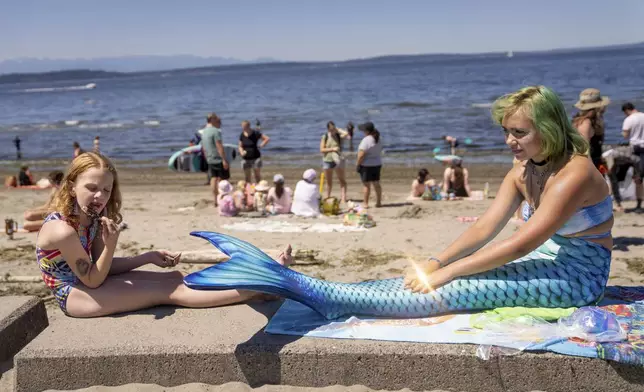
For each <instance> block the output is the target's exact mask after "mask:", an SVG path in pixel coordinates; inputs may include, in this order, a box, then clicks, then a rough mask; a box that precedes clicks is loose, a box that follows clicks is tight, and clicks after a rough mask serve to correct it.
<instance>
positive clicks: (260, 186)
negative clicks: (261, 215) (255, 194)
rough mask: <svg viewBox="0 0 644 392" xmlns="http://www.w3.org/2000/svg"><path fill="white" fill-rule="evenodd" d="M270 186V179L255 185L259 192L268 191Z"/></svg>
mask: <svg viewBox="0 0 644 392" xmlns="http://www.w3.org/2000/svg"><path fill="white" fill-rule="evenodd" d="M268 188H269V186H268V181H266V180H261V181H260V182H259V184H257V186H255V190H256V191H259V192H264V191H267V190H268Z"/></svg>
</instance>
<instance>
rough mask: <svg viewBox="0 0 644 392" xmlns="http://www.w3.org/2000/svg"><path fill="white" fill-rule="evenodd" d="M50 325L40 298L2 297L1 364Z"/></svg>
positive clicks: (0, 299) (0, 317)
mask: <svg viewBox="0 0 644 392" xmlns="http://www.w3.org/2000/svg"><path fill="white" fill-rule="evenodd" d="M48 325H49V321H48V320H47V311H46V310H45V304H44V302H42V301H41V300H40V298H38V297H32V296H7V297H0V362H2V361H6V360H7V359H9V358H11V357H13V356H14V355H15V354H16V353H17V352H18V351H20V349H22V348H23V347H24V346H25V345H26V344H27V343H29V342H30V341H31V340H33V338H35V337H36V336H37V335H38V334H39V333H40V332H42V331H43V330H44V329H45V328H47V326H48Z"/></svg>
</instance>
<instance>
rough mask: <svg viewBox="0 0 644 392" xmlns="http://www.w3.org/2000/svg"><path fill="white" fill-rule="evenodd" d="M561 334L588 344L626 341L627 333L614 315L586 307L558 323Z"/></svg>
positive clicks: (596, 308)
mask: <svg viewBox="0 0 644 392" xmlns="http://www.w3.org/2000/svg"><path fill="white" fill-rule="evenodd" d="M557 324H558V328H559V330H560V331H561V334H562V335H563V336H565V337H569V338H571V337H575V338H579V339H583V340H585V341H588V342H619V341H622V340H625V339H626V331H624V328H622V326H621V325H620V324H619V321H617V317H615V314H614V313H610V312H607V311H605V310H603V309H601V308H598V307H595V306H584V307H582V308H579V309H577V310H575V312H574V313H573V314H571V315H570V316H568V317H563V318H560V319H559V321H558V322H557Z"/></svg>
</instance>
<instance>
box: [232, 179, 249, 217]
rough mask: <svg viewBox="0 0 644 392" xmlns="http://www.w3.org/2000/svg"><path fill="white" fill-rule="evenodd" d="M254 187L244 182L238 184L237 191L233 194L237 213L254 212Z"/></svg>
mask: <svg viewBox="0 0 644 392" xmlns="http://www.w3.org/2000/svg"><path fill="white" fill-rule="evenodd" d="M252 188H253V186H252V185H251V184H249V183H247V182H246V181H244V180H240V181H238V182H237V190H236V191H235V192H234V193H233V199H234V200H235V208H237V211H252V210H253V193H254V192H253V189H252Z"/></svg>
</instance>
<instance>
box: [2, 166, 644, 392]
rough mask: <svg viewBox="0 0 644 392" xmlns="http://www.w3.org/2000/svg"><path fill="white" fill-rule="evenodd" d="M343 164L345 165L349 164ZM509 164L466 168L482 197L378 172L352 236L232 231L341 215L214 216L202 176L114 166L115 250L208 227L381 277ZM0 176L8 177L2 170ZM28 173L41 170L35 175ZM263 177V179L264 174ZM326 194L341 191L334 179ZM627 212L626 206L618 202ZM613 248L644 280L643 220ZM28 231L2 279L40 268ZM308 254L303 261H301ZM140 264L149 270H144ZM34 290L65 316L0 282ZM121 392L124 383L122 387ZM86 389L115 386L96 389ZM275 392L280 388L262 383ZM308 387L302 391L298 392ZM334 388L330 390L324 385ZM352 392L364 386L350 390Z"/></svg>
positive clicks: (313, 263) (451, 221)
mask: <svg viewBox="0 0 644 392" xmlns="http://www.w3.org/2000/svg"><path fill="white" fill-rule="evenodd" d="M424 166H425V167H427V168H428V169H429V171H430V173H431V174H432V176H433V177H434V178H436V177H440V174H441V173H442V168H441V166H440V165H437V164H429V163H428V164H427V165H424ZM349 167H351V166H349ZM509 167H510V166H509V165H507V164H480V165H472V166H470V167H468V169H469V170H470V178H471V186H472V189H474V190H482V189H483V186H484V183H485V182H488V183H489V185H490V195H489V198H488V199H487V200H481V201H466V200H459V201H414V202H409V201H407V200H406V199H407V196H408V192H409V186H410V183H411V181H412V180H413V177H414V175H415V172H416V171H417V169H418V168H409V167H402V166H398V167H391V166H387V167H385V168H384V169H383V180H382V184H383V192H384V197H383V199H384V200H383V203H384V207H383V208H379V209H375V208H372V209H370V213H371V214H372V215H373V217H374V219H375V221H376V223H377V226H376V227H373V228H371V229H367V230H365V231H359V232H330V233H320V232H307V231H304V232H295V233H293V232H290V233H279V232H278V233H276V232H263V231H237V230H231V229H228V228H225V227H223V226H225V225H230V224H234V223H240V222H244V221H247V222H249V223H250V224H259V223H262V222H267V221H284V222H288V223H289V224H303V225H312V224H314V223H328V224H340V223H341V222H342V217H341V216H336V217H321V218H319V219H315V220H311V219H303V218H296V217H294V216H273V217H268V218H254V219H252V218H243V217H234V218H224V217H219V216H218V215H217V214H216V211H215V209H214V207H213V205H212V196H211V193H210V190H209V188H208V187H207V186H205V185H204V183H205V174H201V173H194V174H193V173H173V172H170V171H168V170H165V169H124V170H120V171H119V175H120V180H121V185H122V193H123V210H122V213H123V216H124V220H125V221H126V222H127V223H128V225H129V229H128V230H126V231H124V232H122V233H121V236H120V239H119V245H118V252H117V255H118V256H121V255H123V256H125V255H134V254H138V253H140V252H145V251H147V250H150V249H161V248H163V249H169V250H172V251H183V252H187V253H190V252H193V253H194V252H197V253H198V252H199V251H203V252H206V253H207V252H208V251H212V250H213V247H212V246H211V245H210V244H208V243H207V242H205V241H204V240H201V239H198V238H195V237H191V236H190V235H189V232H190V231H193V230H209V231H220V232H223V233H227V234H230V235H233V236H236V237H238V238H241V239H243V240H246V241H249V242H251V243H252V244H254V245H256V246H258V247H260V248H262V249H265V250H268V251H269V253H270V252H274V251H276V250H279V249H282V248H283V247H285V246H286V245H287V244H291V245H292V246H293V248H294V250H295V252H296V255H299V256H298V257H297V258H296V264H295V266H294V267H293V268H294V269H296V270H298V271H301V272H304V273H306V274H309V275H312V276H316V277H319V278H323V279H327V280H337V281H343V282H358V281H362V280H366V279H381V278H388V277H395V276H400V275H401V274H402V273H403V271H404V269H405V268H406V267H407V266H408V264H409V260H410V259H419V260H420V259H423V258H426V257H428V256H429V255H432V254H435V253H436V252H438V251H440V250H441V249H442V248H443V247H445V246H447V245H448V244H449V243H450V242H451V241H453V240H455V239H456V238H457V237H458V236H459V235H460V234H461V233H462V232H463V231H464V230H466V228H467V227H468V225H470V224H471V223H467V222H461V221H460V220H459V219H458V218H459V217H477V216H480V215H481V214H482V213H483V212H484V211H485V209H486V208H487V207H488V206H489V205H490V203H491V202H492V198H493V197H494V195H495V192H496V191H497V190H498V187H499V185H500V182H501V180H502V178H503V176H504V174H505V173H506V172H507V170H508V169H509ZM303 169H304V168H294V167H287V166H282V167H280V166H277V165H275V164H270V162H269V164H267V165H266V167H265V169H264V170H263V173H264V176H265V178H270V177H272V175H273V174H275V173H277V172H280V173H282V174H284V176H285V177H286V183H287V186H291V187H294V186H295V183H296V181H297V180H298V179H299V178H300V176H301V173H302V171H303ZM1 174H2V175H3V176H5V175H8V174H10V173H9V172H7V171H5V172H2V173H1ZM35 175H36V177H37V178H39V177H41V176H45V175H46V173H45V172H36V173H35ZM232 175H233V178H232V180H233V181H236V180H239V179H240V178H241V175H242V173H241V170H239V169H238V168H234V170H233V173H232ZM269 176H270V177H269ZM348 181H349V184H348V189H349V197H350V198H351V199H353V200H356V201H358V200H359V199H360V197H361V188H360V184H359V182H358V176H357V175H356V174H355V173H354V172H353V171H348ZM48 193H49V191H48V190H39V191H34V190H18V189H6V188H3V189H2V190H0V211H2V218H13V219H21V218H22V213H23V211H24V210H25V208H29V207H32V206H35V205H38V204H41V203H43V202H44V201H45V200H46V199H47V196H48ZM334 193H335V194H339V187H338V186H337V183H336V184H335V186H334ZM624 206H625V207H626V208H627V209H628V208H632V207H633V206H634V202H625V203H624ZM517 229H518V226H516V225H514V224H512V223H510V224H508V225H507V227H506V228H505V229H504V230H503V231H502V232H501V233H500V234H499V237H498V238H499V239H501V238H507V237H508V236H509V235H511V234H512V233H513V232H514V231H515V230H517ZM613 236H614V239H615V246H614V250H613V262H612V266H611V274H610V281H609V284H612V285H642V284H644V241H643V240H642V239H641V238H642V237H644V223H642V217H641V216H640V215H637V214H634V213H616V216H615V226H614V229H613ZM35 239H36V233H17V234H15V235H14V239H13V240H10V239H9V238H8V237H7V236H6V235H4V234H3V235H2V236H0V277H37V276H39V271H38V266H37V264H36V260H35V255H34V244H35ZM305 256H306V257H305ZM206 266H207V265H204V264H203V262H202V263H198V264H197V263H195V264H193V263H190V262H184V263H181V264H179V265H178V266H177V268H178V269H179V270H181V271H183V272H185V273H188V272H191V271H196V270H199V269H202V268H204V267H206ZM144 268H146V269H154V268H156V267H150V266H146V267H144ZM16 294H18V295H26V294H31V295H38V296H41V297H43V298H46V299H47V310H48V313H49V317H50V318H56V317H65V316H64V315H63V314H62V312H61V311H60V310H59V309H58V307H57V306H55V305H54V303H53V302H52V301H51V299H50V296H49V291H48V290H47V289H46V288H45V286H44V284H43V283H42V282H35V283H29V282H19V283H6V282H5V283H0V295H16ZM128 388H129V389H128ZM128 388H125V387H124V388H123V389H119V390H123V391H130V390H146V391H157V390H158V391H160V390H173V391H181V390H204V391H205V390H208V391H211V390H212V391H215V390H216V391H229V390H230V391H243V390H248V388H247V387H244V386H242V385H228V386H223V387H218V388H214V389H208V388H206V386H198V387H197V386H195V388H192V387H186V388H184V389H182V388H174V389H167V388H161V387H158V386H157V387H155V386H145V388H143V387H142V386H141V389H140V388H138V387H136V388H135V387H134V386H130V387H128ZM91 390H92V391H103V390H105V391H107V390H110V391H111V390H115V389H112V388H101V387H95V388H92V389H91ZM264 390H266V391H279V390H282V389H264ZM301 390H308V389H301ZM324 390H329V391H332V390H333V389H328V388H327V389H324ZM351 390H354V391H362V390H367V389H365V388H357V387H356V388H353V389H351Z"/></svg>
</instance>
